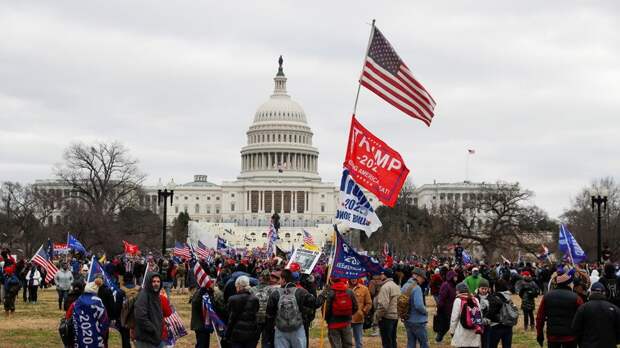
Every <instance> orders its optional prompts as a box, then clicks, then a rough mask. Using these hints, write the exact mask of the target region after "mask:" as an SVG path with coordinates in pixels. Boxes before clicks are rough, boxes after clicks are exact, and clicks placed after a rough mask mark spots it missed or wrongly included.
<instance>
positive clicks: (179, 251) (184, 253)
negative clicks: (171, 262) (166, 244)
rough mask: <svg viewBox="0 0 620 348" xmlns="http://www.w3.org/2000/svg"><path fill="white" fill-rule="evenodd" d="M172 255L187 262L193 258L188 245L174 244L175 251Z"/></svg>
mask: <svg viewBox="0 0 620 348" xmlns="http://www.w3.org/2000/svg"><path fill="white" fill-rule="evenodd" d="M172 254H173V255H174V256H178V257H180V258H185V259H186V260H189V259H190V258H191V257H192V255H191V251H190V249H189V246H188V245H187V243H179V242H174V250H173V252H172Z"/></svg>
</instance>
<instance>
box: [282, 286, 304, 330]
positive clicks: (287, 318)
mask: <svg viewBox="0 0 620 348" xmlns="http://www.w3.org/2000/svg"><path fill="white" fill-rule="evenodd" d="M295 292H297V288H280V289H278V293H279V295H280V299H278V314H277V315H276V327H277V328H278V330H280V331H282V332H292V331H295V330H297V329H298V328H300V327H301V326H302V325H303V320H302V317H301V311H300V310H299V306H298V305H297V298H296V297H295Z"/></svg>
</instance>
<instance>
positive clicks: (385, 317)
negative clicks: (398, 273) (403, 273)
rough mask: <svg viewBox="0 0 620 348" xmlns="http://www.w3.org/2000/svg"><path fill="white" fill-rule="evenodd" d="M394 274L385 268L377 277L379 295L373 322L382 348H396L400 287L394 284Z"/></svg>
mask: <svg viewBox="0 0 620 348" xmlns="http://www.w3.org/2000/svg"><path fill="white" fill-rule="evenodd" d="M393 276H394V272H393V271H392V269H390V268H387V269H385V270H384V271H383V273H381V274H380V275H379V285H380V286H381V288H380V289H379V293H378V294H377V306H376V309H375V320H374V322H375V323H377V325H378V326H379V333H380V334H381V344H382V345H383V348H396V328H397V326H398V307H397V306H398V297H399V296H400V287H399V286H398V285H396V283H394V280H393V279H392V277H393Z"/></svg>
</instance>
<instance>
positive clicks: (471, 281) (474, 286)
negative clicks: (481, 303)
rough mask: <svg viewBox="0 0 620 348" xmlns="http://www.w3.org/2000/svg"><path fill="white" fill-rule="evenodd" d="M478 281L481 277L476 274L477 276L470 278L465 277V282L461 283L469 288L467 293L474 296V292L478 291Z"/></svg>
mask: <svg viewBox="0 0 620 348" xmlns="http://www.w3.org/2000/svg"><path fill="white" fill-rule="evenodd" d="M480 279H482V276H481V275H480V274H478V275H477V276H474V275H470V276H467V278H465V280H463V282H464V283H465V284H466V285H467V287H468V288H469V292H470V293H472V294H475V293H476V290H478V285H479V284H480Z"/></svg>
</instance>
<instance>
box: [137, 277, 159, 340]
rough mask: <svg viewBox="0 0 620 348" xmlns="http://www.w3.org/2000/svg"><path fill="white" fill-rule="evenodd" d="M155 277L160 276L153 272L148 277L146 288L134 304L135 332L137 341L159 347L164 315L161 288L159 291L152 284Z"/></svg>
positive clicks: (145, 283)
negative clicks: (160, 297) (160, 294)
mask: <svg viewBox="0 0 620 348" xmlns="http://www.w3.org/2000/svg"><path fill="white" fill-rule="evenodd" d="M153 277H159V275H158V274H157V273H152V272H149V273H148V274H147V275H146V281H145V282H144V288H143V289H142V291H140V293H139V294H138V298H137V299H136V303H135V304H134V317H135V320H136V327H135V330H136V340H138V341H143V342H148V343H150V344H153V345H159V344H160V342H161V336H162V325H163V320H164V314H163V311H162V307H161V300H160V299H159V291H160V290H161V286H160V288H159V289H158V290H157V291H155V290H154V289H153V285H152V284H151V282H152V280H153ZM160 279H161V278H160Z"/></svg>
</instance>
